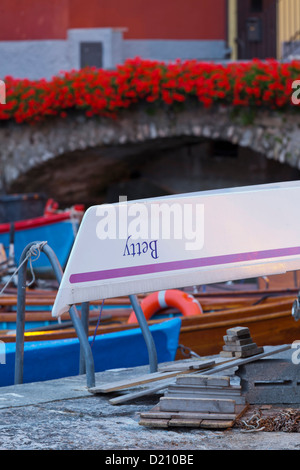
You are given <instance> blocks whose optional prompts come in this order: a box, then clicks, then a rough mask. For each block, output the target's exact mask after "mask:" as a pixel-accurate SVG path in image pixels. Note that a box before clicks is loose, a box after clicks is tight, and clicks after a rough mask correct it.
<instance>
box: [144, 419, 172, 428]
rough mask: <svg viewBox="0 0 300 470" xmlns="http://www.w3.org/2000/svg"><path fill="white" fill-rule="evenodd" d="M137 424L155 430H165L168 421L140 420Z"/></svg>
mask: <svg viewBox="0 0 300 470" xmlns="http://www.w3.org/2000/svg"><path fill="white" fill-rule="evenodd" d="M139 424H140V425H141V426H149V427H155V428H167V427H168V424H169V420H167V419H153V420H152V419H142V420H141V421H140V422H139Z"/></svg>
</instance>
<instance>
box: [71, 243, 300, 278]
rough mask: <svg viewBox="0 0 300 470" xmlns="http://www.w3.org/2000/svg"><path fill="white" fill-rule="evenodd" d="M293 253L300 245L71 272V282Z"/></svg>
mask: <svg viewBox="0 0 300 470" xmlns="http://www.w3.org/2000/svg"><path fill="white" fill-rule="evenodd" d="M293 255H300V247H298V246H296V247H290V248H278V249H274V250H263V251H253V252H249V253H237V254H232V255H220V256H210V257H207V258H197V259H190V260H181V261H170V262H166V263H157V264H147V265H143V266H132V267H129V268H116V269H106V270H104V271H92V272H87V273H78V274H71V276H70V282H71V284H77V283H79V282H91V281H103V280H106V279H115V278H119V277H128V276H138V275H142V274H151V273H160V272H164V271H178V270H180V269H191V268H203V267H205V266H217V265H219V264H230V263H239V262H242V261H255V260H263V259H267V258H280V257H283V256H293Z"/></svg>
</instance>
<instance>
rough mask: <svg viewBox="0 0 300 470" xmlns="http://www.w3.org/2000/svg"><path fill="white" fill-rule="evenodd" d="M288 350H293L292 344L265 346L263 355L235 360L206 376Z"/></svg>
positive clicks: (208, 372) (207, 372) (214, 369)
mask: <svg viewBox="0 0 300 470" xmlns="http://www.w3.org/2000/svg"><path fill="white" fill-rule="evenodd" d="M288 349H291V345H290V344H285V345H283V346H278V347H273V346H269V347H267V346H265V348H264V352H263V353H261V354H256V355H254V356H251V357H246V358H238V359H234V360H231V361H228V362H225V364H220V365H217V366H215V367H214V368H212V369H211V370H208V371H206V372H205V374H206V375H208V374H209V375H211V374H215V373H216V372H221V371H223V370H226V369H231V368H232V367H238V366H240V365H243V364H247V363H248V362H253V361H258V360H259V359H261V358H263V357H268V356H272V355H274V354H278V353H280V352H283V351H287V350H288Z"/></svg>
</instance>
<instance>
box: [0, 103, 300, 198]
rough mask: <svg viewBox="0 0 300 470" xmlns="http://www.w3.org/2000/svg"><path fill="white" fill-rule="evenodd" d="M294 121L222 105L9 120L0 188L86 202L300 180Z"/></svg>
mask: <svg viewBox="0 0 300 470" xmlns="http://www.w3.org/2000/svg"><path fill="white" fill-rule="evenodd" d="M299 124H300V120H299V118H296V117H295V116H291V117H289V116H285V117H284V119H283V117H282V116H279V115H277V114H275V113H271V112H270V113H266V112H260V113H259V114H258V116H256V119H255V122H252V123H251V124H250V123H245V122H243V120H241V119H233V117H232V113H231V112H230V110H226V109H225V110H224V109H219V110H209V111H208V110H201V111H199V110H198V111H191V110H186V111H183V112H180V113H178V114H174V113H173V114H167V113H163V112H157V113H156V115H154V116H152V115H148V114H146V113H145V112H143V111H134V112H132V111H130V113H129V112H128V113H127V114H124V115H123V116H121V117H120V119H118V120H117V121H110V120H105V119H97V118H93V119H86V118H84V117H82V116H77V117H69V118H67V119H66V120H61V119H60V120H53V121H51V122H50V121H49V122H47V123H44V124H41V125H38V126H28V127H27V126H17V125H13V124H9V125H7V126H6V127H5V126H4V127H3V128H1V129H0V137H1V138H2V137H3V139H2V149H1V160H2V167H3V169H4V171H3V176H2V188H5V189H6V190H7V191H8V192H18V191H20V192H30V191H44V192H46V194H47V195H48V196H49V197H54V198H55V199H57V200H58V201H59V202H60V203H61V204H63V205H69V204H73V203H79V202H80V203H84V204H86V205H90V204H95V203H101V202H115V201H116V200H118V199H117V198H118V197H119V195H127V197H128V199H136V198H143V197H153V196H159V195H165V194H170V193H180V192H187V191H198V190H205V189H214V188H220V187H230V186H243V185H248V184H260V183H266V182H274V181H284V180H292V179H299V176H300V172H299V168H300V164H299V162H300V146H299V144H298V140H299V135H300V134H299ZM5 131H6V132H5ZM1 133H2V135H1Z"/></svg>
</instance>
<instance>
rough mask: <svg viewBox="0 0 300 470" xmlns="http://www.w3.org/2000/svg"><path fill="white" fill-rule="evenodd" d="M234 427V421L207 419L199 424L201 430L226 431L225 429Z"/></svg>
mask: <svg viewBox="0 0 300 470" xmlns="http://www.w3.org/2000/svg"><path fill="white" fill-rule="evenodd" d="M233 425H234V420H233V421H220V420H213V419H209V420H208V419H207V420H203V421H202V422H201V428H204V429H227V428H232V426H233Z"/></svg>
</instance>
